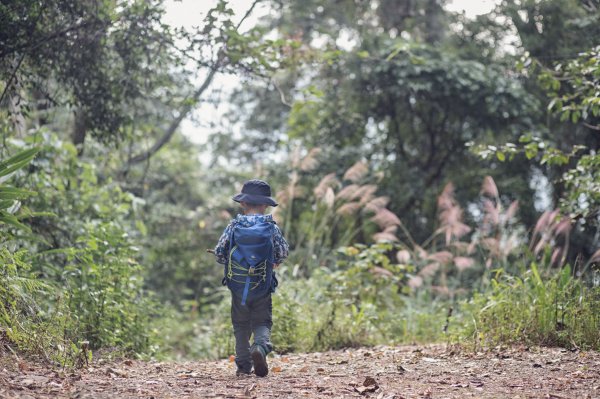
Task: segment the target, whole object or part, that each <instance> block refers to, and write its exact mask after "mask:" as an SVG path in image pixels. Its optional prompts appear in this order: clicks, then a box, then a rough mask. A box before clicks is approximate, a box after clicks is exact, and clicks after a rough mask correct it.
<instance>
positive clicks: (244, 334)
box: [231, 293, 273, 373]
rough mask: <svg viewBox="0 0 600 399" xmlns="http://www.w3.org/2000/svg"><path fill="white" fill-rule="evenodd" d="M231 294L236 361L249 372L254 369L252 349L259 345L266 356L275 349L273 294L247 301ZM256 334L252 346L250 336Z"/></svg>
mask: <svg viewBox="0 0 600 399" xmlns="http://www.w3.org/2000/svg"><path fill="white" fill-rule="evenodd" d="M241 302H242V300H241V298H237V297H236V296H235V295H232V296H231V323H232V324H233V334H234V335H235V363H236V364H237V366H238V369H239V370H242V371H244V372H247V373H249V372H250V371H251V370H252V359H251V357H250V351H251V350H252V349H253V348H254V347H255V346H257V347H259V348H260V349H261V350H262V352H263V354H264V355H265V356H266V355H267V354H268V353H269V352H271V351H272V350H273V344H271V327H272V326H273V305H272V302H271V294H270V293H269V294H267V296H265V297H262V298H256V299H251V300H247V301H246V305H242V303H241ZM252 334H254V344H252V347H251V346H250V336H251V335H252Z"/></svg>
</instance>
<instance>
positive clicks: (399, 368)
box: [0, 345, 600, 399]
mask: <svg viewBox="0 0 600 399" xmlns="http://www.w3.org/2000/svg"><path fill="white" fill-rule="evenodd" d="M3 360H4V361H3V364H7V365H8V366H7V367H5V368H4V369H3V370H0V398H274V397H281V398H326V397H330V398H340V397H370V398H379V399H383V398H396V399H400V398H464V397H476V398H556V399H560V398H600V353H598V352H571V351H567V350H564V349H548V348H540V349H525V348H509V349H505V350H502V351H492V352H485V353H469V352H465V351H461V352H458V353H455V352H454V351H451V350H448V349H447V348H446V347H445V346H441V345H433V346H399V347H375V348H360V349H348V350H342V351H331V352H324V353H309V354H290V355H285V356H274V357H269V366H270V369H271V370H270V373H269V375H268V376H267V377H266V378H258V377H255V376H251V377H245V378H237V377H235V366H234V364H233V363H231V362H230V361H229V360H221V361H214V362H185V363H167V362H162V363H159V362H142V361H131V360H125V361H120V362H114V363H110V364H94V365H91V366H90V367H89V368H88V369H86V370H82V371H78V372H75V373H70V372H68V373H63V372H60V371H54V370H50V369H48V368H43V367H40V366H35V365H30V364H23V363H21V364H20V365H19V366H17V365H15V366H14V367H11V366H10V364H9V363H7V360H10V359H7V358H5V359H3ZM11 368H12V369H14V370H10V369H11Z"/></svg>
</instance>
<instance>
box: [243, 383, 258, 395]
mask: <svg viewBox="0 0 600 399" xmlns="http://www.w3.org/2000/svg"><path fill="white" fill-rule="evenodd" d="M255 388H256V384H252V385H250V386H247V387H246V388H244V396H250V395H251V393H252V391H254V389H255Z"/></svg>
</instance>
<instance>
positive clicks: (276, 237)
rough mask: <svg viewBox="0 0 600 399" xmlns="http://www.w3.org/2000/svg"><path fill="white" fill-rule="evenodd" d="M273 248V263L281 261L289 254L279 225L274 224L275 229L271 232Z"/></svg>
mask: <svg viewBox="0 0 600 399" xmlns="http://www.w3.org/2000/svg"><path fill="white" fill-rule="evenodd" d="M273 250H274V252H275V254H274V255H275V256H274V258H275V259H274V261H275V264H277V265H278V264H280V263H282V262H283V261H284V260H285V259H286V258H287V257H288V254H289V250H290V249H289V246H288V243H287V241H286V240H285V238H283V234H281V230H279V227H278V226H277V225H275V231H274V233H273Z"/></svg>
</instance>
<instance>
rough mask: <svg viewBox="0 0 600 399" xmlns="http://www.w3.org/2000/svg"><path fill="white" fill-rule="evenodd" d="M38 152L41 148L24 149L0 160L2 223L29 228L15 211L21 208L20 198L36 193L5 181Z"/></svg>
mask: <svg viewBox="0 0 600 399" xmlns="http://www.w3.org/2000/svg"><path fill="white" fill-rule="evenodd" d="M38 152H39V148H32V149H29V150H23V151H21V152H19V153H18V154H16V155H14V156H12V157H10V158H8V159H6V160H4V161H2V162H0V223H3V224H10V225H12V226H14V227H18V228H20V229H24V230H27V229H28V227H27V226H26V225H24V224H22V223H21V222H19V219H18V218H17V217H16V216H15V213H16V212H17V211H18V210H19V209H20V208H21V202H20V200H22V199H25V198H27V197H29V196H31V195H34V194H35V193H34V192H32V191H27V190H23V189H19V188H16V187H11V186H9V185H6V184H4V182H5V181H7V180H8V179H10V177H11V175H12V174H13V173H15V172H16V171H18V170H19V169H21V168H23V167H24V166H26V165H27V164H28V163H29V162H31V160H32V159H33V158H34V157H35V155H36V154H37V153H38Z"/></svg>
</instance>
